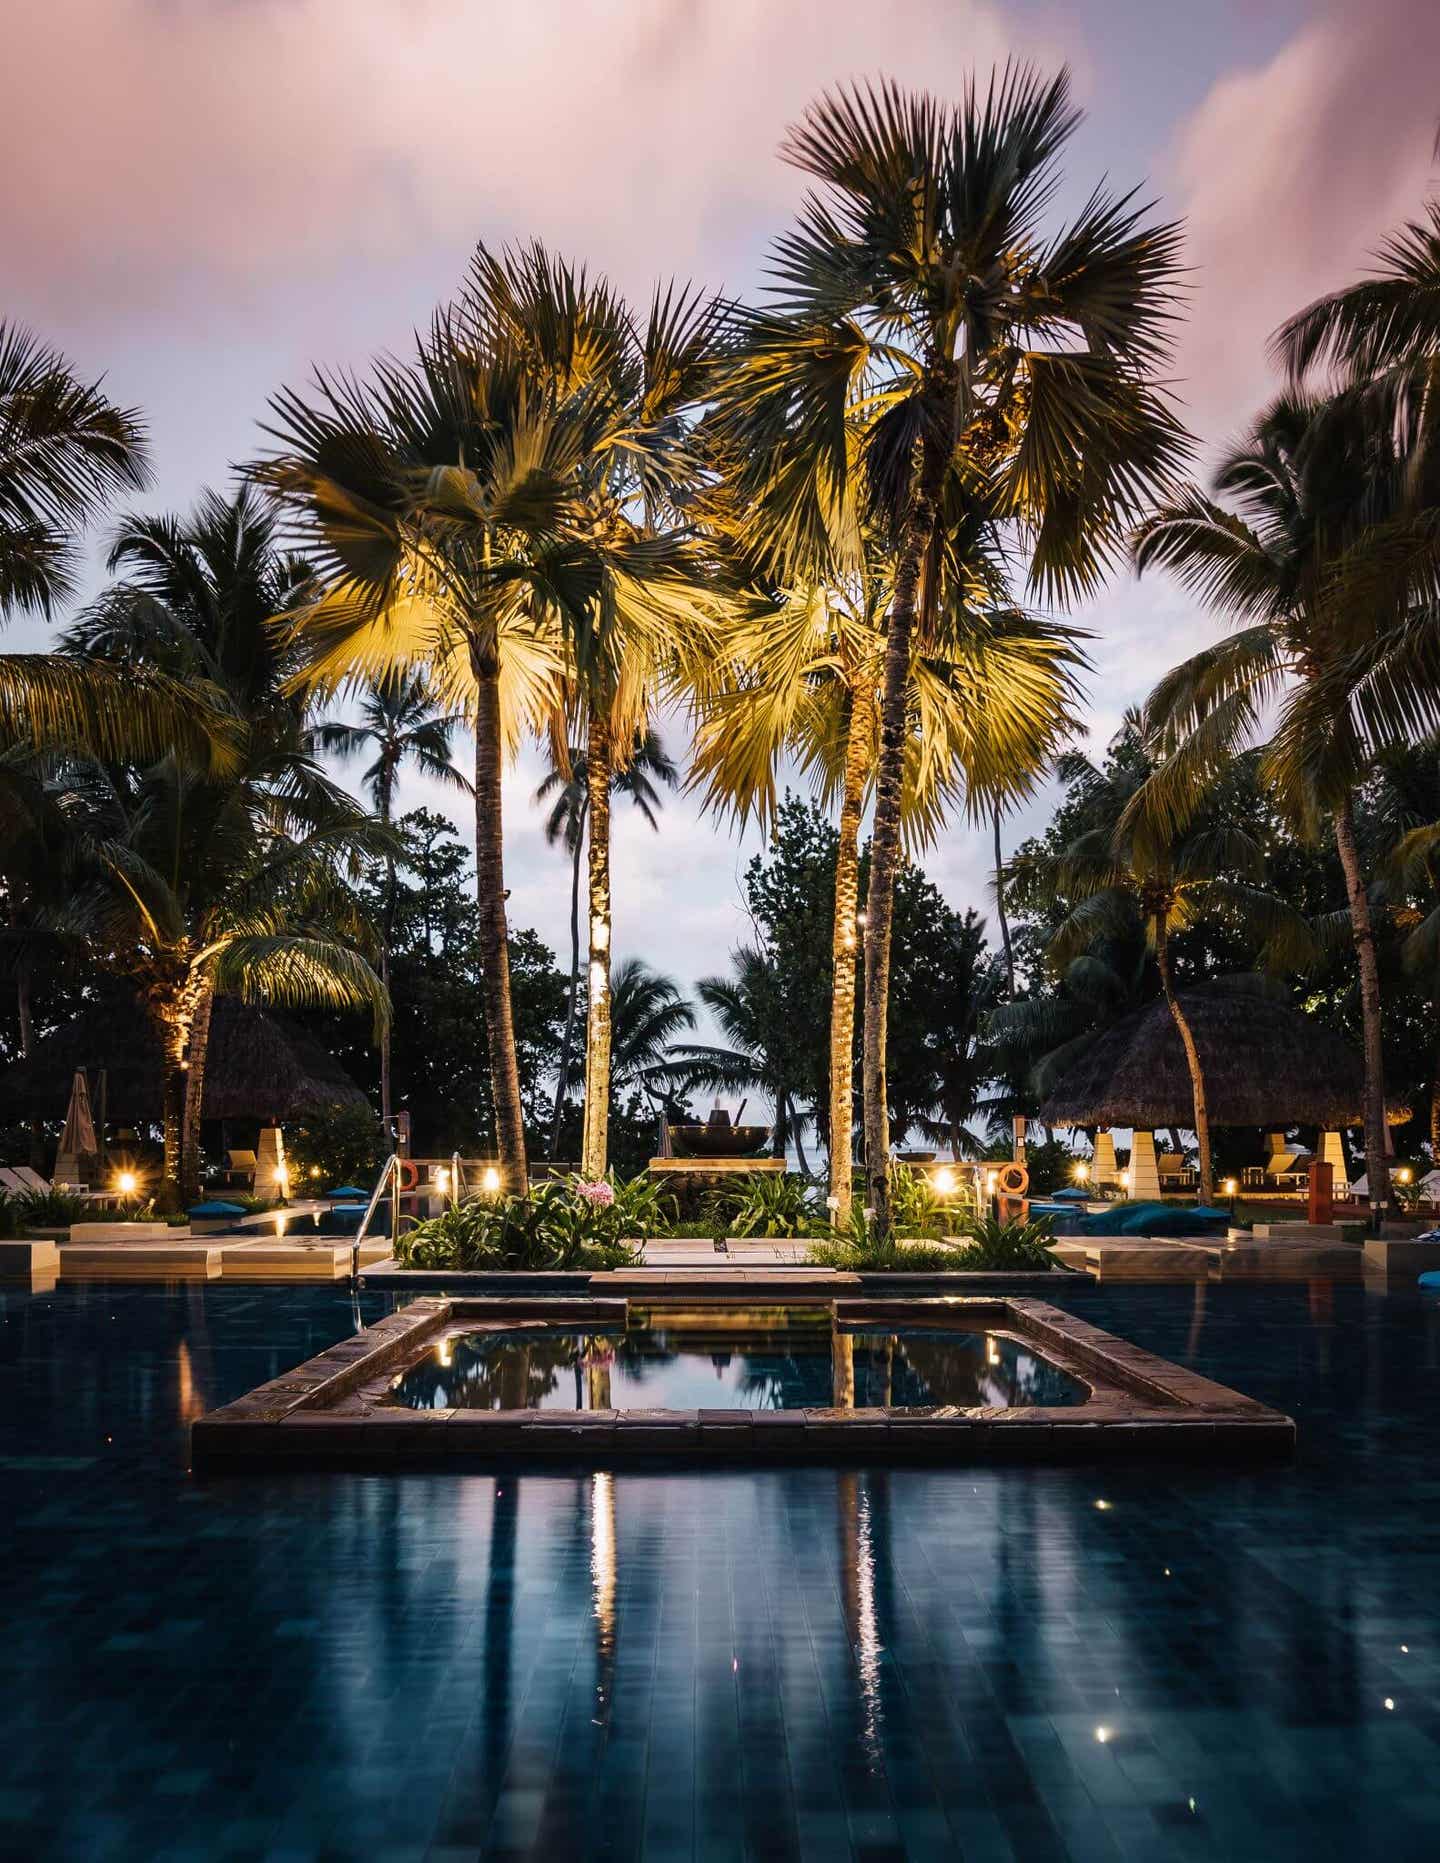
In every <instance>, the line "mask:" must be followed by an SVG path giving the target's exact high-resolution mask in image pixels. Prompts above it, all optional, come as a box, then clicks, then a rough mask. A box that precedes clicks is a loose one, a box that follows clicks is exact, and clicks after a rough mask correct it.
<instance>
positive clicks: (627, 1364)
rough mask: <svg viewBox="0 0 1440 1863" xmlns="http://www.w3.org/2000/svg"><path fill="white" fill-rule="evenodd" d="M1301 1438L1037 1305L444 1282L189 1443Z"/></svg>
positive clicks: (724, 1452)
mask: <svg viewBox="0 0 1440 1863" xmlns="http://www.w3.org/2000/svg"><path fill="white" fill-rule="evenodd" d="M717 1359H718V1360H721V1361H724V1362H722V1363H720V1364H717V1363H716V1361H717ZM732 1367H733V1370H732V1369H731V1368H732ZM567 1381H568V1387H569V1388H568V1390H567V1391H566V1394H565V1396H564V1397H563V1398H562V1397H561V1396H560V1395H559V1394H560V1392H561V1390H562V1388H563V1387H564V1386H565V1385H566V1383H567ZM617 1387H618V1388H617ZM551 1398H553V1399H554V1400H555V1401H554V1402H548V1401H546V1400H547V1399H551ZM707 1398H708V1399H710V1400H711V1401H709V1402H707V1401H705V1400H706V1399H707ZM636 1400H639V1401H636ZM1294 1435H1295V1428H1294V1424H1293V1423H1292V1422H1291V1420H1290V1419H1289V1418H1288V1417H1286V1416H1284V1415H1282V1414H1280V1413H1279V1412H1277V1411H1274V1410H1272V1409H1269V1408H1267V1407H1266V1406H1265V1405H1263V1404H1261V1403H1258V1402H1256V1401H1255V1400H1254V1399H1253V1398H1249V1397H1245V1396H1242V1395H1241V1394H1240V1393H1239V1392H1237V1391H1232V1390H1229V1389H1227V1388H1226V1387H1225V1386H1223V1385H1218V1384H1214V1383H1212V1382H1211V1381H1210V1380H1208V1379H1205V1378H1201V1377H1199V1376H1198V1375H1197V1374H1195V1373H1194V1372H1192V1371H1189V1370H1187V1369H1185V1368H1184V1367H1182V1366H1179V1365H1175V1364H1171V1363H1168V1362H1167V1361H1165V1360H1163V1359H1159V1358H1156V1357H1154V1356H1153V1355H1152V1354H1150V1353H1148V1352H1144V1351H1142V1350H1141V1349H1140V1348H1139V1347H1138V1346H1134V1345H1131V1344H1129V1343H1127V1342H1126V1341H1125V1340H1123V1339H1117V1338H1115V1337H1113V1336H1112V1335H1110V1334H1109V1333H1105V1332H1102V1331H1101V1330H1100V1329H1099V1328H1097V1327H1094V1326H1091V1325H1089V1324H1087V1323H1086V1322H1085V1321H1084V1320H1082V1319H1079V1318H1077V1317H1076V1316H1074V1315H1073V1314H1069V1313H1065V1312H1062V1311H1061V1310H1060V1309H1059V1308H1057V1307H1052V1306H1049V1305H1048V1304H1046V1303H1045V1302H1043V1301H1038V1300H1028V1299H1018V1298H1006V1299H995V1298H991V1299H967V1298H964V1297H956V1296H950V1297H945V1298H940V1299H909V1300H906V1299H899V1300H871V1301H866V1300H846V1299H837V1300H832V1301H829V1302H815V1303H813V1304H812V1305H810V1306H809V1307H808V1308H804V1309H800V1310H798V1311H796V1310H783V1311H780V1312H775V1311H769V1312H767V1311H764V1310H761V1311H757V1310H755V1308H754V1307H753V1305H746V1304H744V1303H741V1302H737V1301H735V1300H724V1299H715V1300H711V1301H708V1302H705V1303H704V1304H703V1305H700V1306H699V1307H698V1308H697V1309H696V1310H695V1311H690V1310H688V1309H679V1310H675V1309H671V1310H668V1311H667V1310H666V1309H663V1308H662V1309H655V1308H651V1307H648V1306H646V1307H642V1306H640V1305H638V1304H632V1303H630V1302H627V1301H625V1300H591V1299H585V1300H537V1301H531V1302H525V1301H522V1300H514V1299H512V1300H500V1301H494V1300H490V1301H487V1300H479V1299H464V1298H447V1297H445V1296H442V1295H435V1296H430V1297H426V1298H422V1299H419V1300H415V1301H411V1302H410V1303H409V1304H408V1305H406V1306H404V1307H402V1308H401V1309H400V1310H399V1311H398V1312H397V1313H394V1314H392V1315H390V1316H389V1317H388V1318H387V1319H385V1320H382V1321H381V1322H380V1323H379V1324H378V1325H376V1326H373V1327H370V1328H368V1329H367V1330H366V1331H365V1332H363V1333H361V1334H360V1335H359V1336H357V1337H356V1338H354V1339H351V1340H347V1341H345V1342H344V1343H343V1344H341V1345H338V1346H334V1347H332V1348H331V1349H330V1350H329V1351H327V1352H322V1353H320V1354H319V1356H318V1357H316V1358H313V1359H311V1360H309V1361H308V1362H307V1363H306V1364H304V1365H300V1366H297V1367H296V1368H295V1370H293V1371H290V1372H287V1373H286V1374H285V1375H284V1376H283V1377H279V1378H275V1379H272V1380H271V1381H270V1382H269V1383H267V1384H264V1385H261V1386H259V1387H258V1388H257V1389H255V1390H253V1391H251V1392H249V1393H247V1395H246V1396H244V1397H243V1398H241V1399H239V1400H238V1401H237V1402H235V1403H232V1404H228V1405H226V1406H225V1407H224V1408H222V1409H220V1410H217V1411H214V1412H212V1413H211V1414H210V1415H209V1416H206V1417H204V1418H202V1419H201V1420H200V1421H199V1422H198V1423H197V1424H196V1426H195V1430H194V1433H193V1449H194V1455H195V1460H196V1463H197V1465H200V1466H204V1467H206V1468H224V1467H233V1466H236V1465H241V1464H244V1465H250V1466H255V1465H261V1466H264V1465H273V1464H279V1463H284V1462H287V1461H292V1460H295V1459H297V1458H298V1459H304V1460H314V1461H320V1462H326V1463H332V1464H335V1465H337V1466H346V1465H353V1464H365V1465H373V1464H377V1463H378V1464H382V1465H384V1466H387V1467H392V1468H396V1467H406V1466H410V1465H421V1464H428V1463H434V1462H436V1461H457V1460H458V1461H464V1460H471V1459H474V1458H481V1459H484V1460H487V1461H488V1460H492V1459H494V1458H496V1457H521V1458H531V1457H536V1456H559V1457H565V1458H579V1459H581V1460H584V1461H587V1462H605V1461H607V1460H610V1459H619V1460H624V1459H629V1458H632V1457H636V1456H640V1457H647V1456H649V1457H653V1456H656V1455H662V1456H680V1457H685V1458H702V1459H711V1458H717V1457H718V1458H730V1459H734V1458H740V1459H762V1460H763V1459H769V1458H772V1457H777V1456H780V1457H791V1458H801V1459H811V1458H822V1459H823V1458H831V1457H837V1456H838V1457H846V1456H855V1455H861V1454H863V1455H867V1456H879V1457H880V1458H881V1459H882V1460H885V1461H889V1460H907V1459H912V1458H913V1459H920V1460H932V1459H933V1460H940V1461H949V1462H966V1461H971V1460H975V1459H988V1458H992V1457H1001V1458H1025V1459H1027V1460H1038V1461H1068V1460H1077V1459H1088V1458H1095V1457H1111V1456H1116V1455H1131V1456H1133V1455H1160V1456H1168V1457H1196V1456H1198V1457H1210V1456H1217V1455H1218V1456H1241V1457H1244V1456H1275V1455H1286V1454H1288V1453H1289V1452H1290V1451H1291V1449H1292V1448H1293V1445H1294Z"/></svg>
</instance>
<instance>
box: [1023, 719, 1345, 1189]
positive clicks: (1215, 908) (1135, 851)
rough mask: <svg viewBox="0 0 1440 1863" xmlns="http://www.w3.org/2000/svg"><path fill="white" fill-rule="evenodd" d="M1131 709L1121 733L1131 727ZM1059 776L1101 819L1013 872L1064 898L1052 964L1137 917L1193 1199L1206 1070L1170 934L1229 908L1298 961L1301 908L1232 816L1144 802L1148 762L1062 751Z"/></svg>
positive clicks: (1205, 1129) (1203, 1162) (1027, 857)
mask: <svg viewBox="0 0 1440 1863" xmlns="http://www.w3.org/2000/svg"><path fill="white" fill-rule="evenodd" d="M1139 732H1140V723H1139V720H1138V719H1137V718H1134V717H1131V718H1127V720H1126V723H1125V726H1124V727H1123V728H1122V735H1123V734H1128V736H1129V737H1131V738H1132V739H1133V738H1136V737H1138V735H1139ZM1060 774H1061V776H1062V780H1064V781H1067V782H1069V783H1071V784H1072V785H1083V786H1084V787H1085V788H1086V789H1087V790H1088V792H1089V800H1090V802H1091V804H1092V806H1095V807H1097V811H1098V813H1099V815H1100V817H1101V818H1102V820H1103V821H1104V823H1105V825H1104V826H1101V827H1095V828H1090V829H1087V830H1085V831H1084V832H1082V833H1081V834H1079V835H1077V836H1076V837H1075V839H1074V840H1073V841H1071V842H1070V843H1069V844H1068V845H1067V846H1064V847H1061V848H1059V849H1057V850H1055V851H1053V852H1041V851H1039V850H1035V851H1033V852H1030V853H1025V854H1019V855H1017V856H1016V859H1015V861H1014V863H1012V868H1011V871H1012V874H1013V875H1014V876H1015V878H1016V879H1017V880H1018V882H1019V883H1020V885H1021V886H1022V887H1025V888H1028V889H1029V890H1032V891H1033V890H1036V889H1043V890H1045V891H1047V892H1049V893H1050V894H1051V896H1052V897H1053V898H1054V899H1055V900H1056V901H1058V902H1061V903H1062V904H1063V907H1064V917H1063V918H1062V919H1061V921H1060V924H1059V925H1058V926H1057V927H1056V929H1055V931H1054V933H1053V935H1052V937H1051V941H1050V954H1051V957H1052V960H1053V962H1054V963H1055V964H1056V965H1057V966H1066V965H1069V964H1073V963H1074V962H1076V961H1077V960H1078V959H1079V958H1081V957H1082V956H1083V955H1084V954H1085V953H1086V952H1087V951H1088V949H1089V947H1090V946H1091V945H1092V944H1093V943H1094V942H1095V941H1096V940H1097V939H1107V938H1108V939H1116V938H1122V937H1123V936H1124V935H1125V933H1126V932H1127V931H1128V930H1129V928H1130V927H1131V926H1132V925H1133V923H1134V922H1135V920H1136V919H1137V918H1138V919H1139V921H1140V922H1141V923H1142V924H1143V926H1144V928H1145V936H1146V939H1147V942H1148V944H1149V947H1150V950H1151V952H1152V953H1153V955H1154V959H1155V969H1156V973H1157V975H1158V977H1159V980H1160V988H1161V991H1162V992H1163V994H1164V997H1165V1002H1166V1005H1167V1007H1168V1008H1169V1011H1170V1016H1171V1020H1172V1021H1173V1022H1174V1024H1175V1028H1176V1032H1177V1033H1178V1035H1179V1037H1180V1042H1181V1046H1182V1047H1183V1049H1184V1051H1185V1062H1186V1067H1187V1070H1188V1072H1189V1075H1190V1089H1191V1096H1192V1101H1193V1107H1194V1111H1193V1121H1194V1131H1195V1137H1196V1141H1197V1143H1198V1145H1199V1150H1200V1200H1201V1202H1202V1203H1209V1202H1210V1201H1211V1200H1212V1199H1213V1197H1214V1194H1215V1188H1214V1171H1213V1169H1212V1166H1211V1157H1210V1114H1209V1108H1208V1102H1207V1099H1206V1086H1205V1073H1204V1069H1203V1067H1202V1066H1201V1062H1200V1051H1199V1049H1198V1048H1197V1046H1196V1044H1195V1037H1194V1033H1193V1031H1192V1030H1191V1027H1190V1022H1189V1018H1188V1017H1187V1015H1186V1013H1185V1010H1184V1008H1183V1006H1182V1004H1181V1002H1180V998H1179V996H1178V995H1177V994H1176V989H1175V972H1174V965H1173V962H1172V959H1171V950H1170V940H1171V938H1172V936H1173V935H1174V934H1175V933H1176V932H1177V931H1180V930H1183V929H1184V928H1186V927H1188V926H1189V925H1190V924H1192V923H1193V922H1194V920H1195V919H1196V918H1197V917H1199V916H1200V915H1201V914H1202V913H1207V912H1208V913H1212V914H1214V913H1228V914H1230V915H1232V916H1234V917H1236V918H1239V919H1243V920H1244V921H1245V922H1246V923H1247V924H1248V925H1249V926H1251V927H1252V928H1254V930H1255V931H1256V933H1257V935H1258V938H1259V940H1260V941H1261V942H1262V943H1263V944H1264V946H1265V948H1266V951H1267V954H1268V956H1269V958H1270V961H1271V962H1272V964H1274V965H1275V966H1277V967H1279V966H1282V965H1287V964H1288V965H1289V966H1290V967H1291V968H1299V967H1301V966H1303V965H1304V964H1305V963H1307V962H1309V961H1310V960H1311V959H1312V958H1313V956H1314V954H1315V948H1314V941H1313V937H1312V935H1311V932H1310V928H1309V926H1308V925H1307V924H1306V922H1305V919H1304V917H1303V916H1302V915H1301V914H1300V913H1298V912H1296V911H1295V910H1294V909H1293V907H1291V906H1290V905H1289V904H1288V902H1286V901H1285V900H1283V899H1281V898H1280V897H1278V896H1277V895H1276V894H1274V893H1272V892H1270V891H1268V890H1267V889H1266V888H1265V886H1264V885H1263V884H1262V882H1263V880H1264V876H1265V853H1264V849H1263V847H1262V846H1261V845H1260V843H1259V842H1258V841H1257V839H1256V838H1255V836H1254V835H1253V834H1251V833H1250V832H1249V830H1248V829H1247V828H1246V827H1244V826H1243V825H1242V824H1241V823H1240V822H1239V820H1237V819H1236V818H1235V817H1233V816H1227V815H1226V814H1224V812H1223V811H1222V812H1217V811H1214V810H1210V811H1208V812H1206V811H1202V809H1201V807H1200V804H1199V801H1198V799H1197V802H1196V805H1195V807H1194V809H1193V810H1192V812H1191V814H1190V815H1189V816H1188V817H1184V816H1180V815H1178V814H1177V813H1176V812H1175V811H1174V810H1173V809H1172V810H1162V809H1152V807H1151V806H1150V805H1151V802H1152V799H1153V797H1154V795H1155V789H1154V786H1153V771H1147V767H1146V765H1145V763H1144V762H1138V763H1130V762H1122V761H1115V760H1112V761H1111V762H1110V763H1108V764H1107V765H1106V767H1105V770H1104V771H1103V772H1102V771H1101V770H1099V769H1097V768H1096V767H1095V766H1094V765H1093V764H1091V763H1090V762H1089V760H1088V759H1087V758H1086V757H1085V756H1084V754H1083V753H1082V752H1079V751H1069V752H1067V753H1066V755H1065V757H1064V758H1063V759H1062V760H1061V766H1060Z"/></svg>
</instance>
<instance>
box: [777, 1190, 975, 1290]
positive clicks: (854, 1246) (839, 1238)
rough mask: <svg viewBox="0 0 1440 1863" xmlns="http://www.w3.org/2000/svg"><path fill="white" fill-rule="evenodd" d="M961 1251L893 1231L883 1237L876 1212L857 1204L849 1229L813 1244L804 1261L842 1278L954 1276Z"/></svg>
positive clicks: (854, 1207) (852, 1210) (851, 1213)
mask: <svg viewBox="0 0 1440 1863" xmlns="http://www.w3.org/2000/svg"><path fill="white" fill-rule="evenodd" d="M959 1257H960V1251H959V1250H958V1249H954V1248H951V1247H949V1246H948V1245H947V1244H945V1243H943V1242H911V1241H907V1240H906V1239H905V1238H904V1237H903V1236H901V1235H900V1234H899V1233H898V1231H896V1230H895V1229H894V1228H893V1227H892V1228H891V1229H890V1230H889V1231H888V1233H886V1234H883V1235H882V1234H881V1232H880V1228H879V1225H878V1224H877V1223H876V1221H875V1212H874V1211H873V1210H871V1209H868V1208H862V1207H861V1205H860V1204H858V1203H856V1204H853V1205H852V1206H851V1210H850V1221H849V1224H848V1226H847V1228H845V1229H842V1230H840V1231H838V1232H837V1233H836V1234H835V1235H833V1236H830V1237H827V1238H826V1240H825V1241H823V1242H812V1243H811V1244H810V1247H809V1249H808V1250H807V1251H806V1255H805V1259H806V1260H807V1261H810V1262H814V1263H815V1265H816V1266H817V1267H822V1268H834V1269H837V1270H838V1271H839V1272H840V1273H842V1274H951V1273H953V1272H954V1270H955V1264H956V1263H957V1261H958V1260H959Z"/></svg>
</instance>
